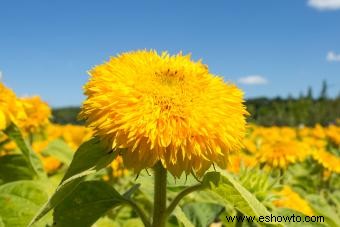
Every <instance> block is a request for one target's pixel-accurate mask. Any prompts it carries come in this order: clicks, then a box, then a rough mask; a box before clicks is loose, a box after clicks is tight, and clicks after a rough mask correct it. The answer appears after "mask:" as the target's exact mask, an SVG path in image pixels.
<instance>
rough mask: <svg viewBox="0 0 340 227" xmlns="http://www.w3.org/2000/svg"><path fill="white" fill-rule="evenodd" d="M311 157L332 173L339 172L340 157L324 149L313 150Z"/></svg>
mask: <svg viewBox="0 0 340 227" xmlns="http://www.w3.org/2000/svg"><path fill="white" fill-rule="evenodd" d="M312 157H313V159H315V160H316V161H317V162H318V163H320V164H321V165H322V166H323V167H324V168H325V169H327V170H329V171H331V172H334V173H340V157H338V156H336V155H334V154H332V153H330V152H328V151H326V150H324V149H318V150H314V152H313V153H312Z"/></svg>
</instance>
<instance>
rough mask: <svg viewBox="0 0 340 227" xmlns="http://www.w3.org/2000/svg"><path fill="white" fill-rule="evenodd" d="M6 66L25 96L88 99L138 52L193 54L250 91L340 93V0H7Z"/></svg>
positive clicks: (3, 29) (60, 101) (2, 53)
mask: <svg viewBox="0 0 340 227" xmlns="http://www.w3.org/2000/svg"><path fill="white" fill-rule="evenodd" d="M0 9H1V10H0V71H1V72H2V75H3V76H2V81H4V82H5V84H6V85H7V86H9V87H11V88H12V89H13V90H14V91H15V92H16V93H17V94H18V95H35V94H38V95H41V96H42V97H43V99H44V100H46V101H47V102H48V103H49V104H51V105H52V106H54V107H58V106H72V105H79V104H80V103H81V102H82V101H83V99H84V96H83V94H82V86H83V85H84V83H85V82H86V81H87V79H88V75H87V73H86V71H87V70H89V69H90V68H91V67H93V66H94V65H97V64H100V63H103V62H104V61H106V60H108V59H109V57H110V56H114V55H116V54H118V53H120V52H123V51H131V50H136V49H144V48H147V49H150V48H152V49H156V50H158V51H162V50H168V51H169V52H170V53H177V52H178V51H180V50H182V51H183V52H184V53H191V54H192V56H193V58H194V59H202V60H203V62H204V63H206V64H208V65H209V68H210V71H212V72H213V73H215V74H218V75H221V76H223V77H224V78H225V80H229V81H233V82H235V83H237V84H238V85H239V86H240V87H241V88H242V89H244V91H245V93H246V97H258V96H268V97H274V96H277V95H280V96H283V97H286V96H287V95H288V94H292V95H294V96H297V95H298V94H299V93H300V91H306V90H307V87H308V86H312V88H313V89H314V93H315V94H318V93H319V91H320V87H321V82H322V80H324V79H325V80H327V82H328V84H329V85H330V88H329V94H330V95H333V96H335V95H337V94H338V93H339V91H340V0H281V1H273V0H247V1H246V0H228V1H226V0H224V1H222V0H216V1H207V0H206V1H199V0H196V1H180V0H178V1H119V2H118V1H105V0H101V1H89V0H88V1H86V0H82V1H75V0H72V1H66V0H58V1H46V0H45V1H42V0H40V1H39V0H35V1H16V0H8V1H4V0H1V1H0Z"/></svg>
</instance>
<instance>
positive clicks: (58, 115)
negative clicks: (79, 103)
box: [52, 107, 84, 125]
mask: <svg viewBox="0 0 340 227" xmlns="http://www.w3.org/2000/svg"><path fill="white" fill-rule="evenodd" d="M79 110H80V109H79V107H64V108H56V109H53V110H52V115H53V119H52V121H53V122H54V123H58V124H75V125H80V124H83V123H84V122H83V121H80V120H79V119H78V114H79Z"/></svg>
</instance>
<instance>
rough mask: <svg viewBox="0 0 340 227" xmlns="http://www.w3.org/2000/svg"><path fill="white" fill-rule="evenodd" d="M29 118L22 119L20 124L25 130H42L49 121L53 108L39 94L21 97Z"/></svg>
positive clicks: (33, 131)
mask: <svg viewBox="0 0 340 227" xmlns="http://www.w3.org/2000/svg"><path fill="white" fill-rule="evenodd" d="M20 101H21V102H22V104H23V107H24V110H25V112H26V115H27V119H25V120H23V121H20V122H19V126H20V128H22V129H23V130H24V131H25V132H29V133H35V132H39V131H41V130H42V129H43V128H44V127H46V126H47V125H48V123H49V119H50V117H51V108H50V107H49V106H48V104H47V103H45V102H44V101H42V100H41V98H40V97H39V96H33V97H27V98H21V99H20Z"/></svg>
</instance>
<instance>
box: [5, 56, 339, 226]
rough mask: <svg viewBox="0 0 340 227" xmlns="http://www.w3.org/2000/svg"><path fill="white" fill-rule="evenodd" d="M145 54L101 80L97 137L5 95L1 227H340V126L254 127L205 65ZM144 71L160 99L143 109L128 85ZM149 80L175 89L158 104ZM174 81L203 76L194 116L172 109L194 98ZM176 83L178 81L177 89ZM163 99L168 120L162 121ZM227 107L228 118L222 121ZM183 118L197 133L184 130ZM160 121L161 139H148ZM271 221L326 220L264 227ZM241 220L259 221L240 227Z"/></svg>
mask: <svg viewBox="0 0 340 227" xmlns="http://www.w3.org/2000/svg"><path fill="white" fill-rule="evenodd" d="M134 54H135V55H136V56H133V57H135V60H134V61H132V60H130V59H129V56H128V55H126V56H125V55H123V56H122V57H121V58H114V59H113V60H111V61H110V62H109V63H107V64H103V65H100V66H97V67H96V68H94V69H93V70H92V71H91V72H90V74H91V76H92V77H91V80H90V82H89V83H88V84H87V85H86V86H85V94H86V95H87V96H88V99H87V100H86V101H85V102H84V106H83V109H82V113H81V114H80V117H81V118H83V119H85V120H86V126H79V125H59V124H54V123H52V122H51V120H52V119H53V116H52V114H51V108H50V107H49V106H48V105H47V103H45V102H44V101H43V97H42V98H40V97H37V96H34V97H24V98H20V97H17V95H16V94H15V93H14V92H13V91H12V90H11V89H10V88H8V87H6V86H5V85H4V84H2V83H0V130H1V132H0V226H6V227H7V226H9V227H12V226H13V227H14V226H17V227H21V226H29V225H31V226H62V227H64V226H66V227H67V226H81V227H83V226H98V227H99V226H103V227H105V226H117V227H123V226H136V227H138V226H185V227H192V226H202V227H203V226H241V225H240V224H242V226H264V225H274V226H298V225H303V226H332V227H333V226H334V227H336V226H340V190H339V189H340V126H339V124H340V122H339V120H340V119H338V121H337V122H335V123H333V124H330V125H328V126H321V125H319V124H317V125H315V126H314V127H304V126H299V127H275V126H272V127H263V126H258V125H255V124H248V125H247V126H244V116H246V115H247V112H246V110H245V109H244V107H243V106H242V100H241V99H242V98H241V93H240V91H239V90H238V89H237V88H236V87H234V86H233V85H228V86H225V85H224V84H223V83H222V82H221V81H219V80H218V79H215V78H213V79H211V81H210V79H209V77H208V76H206V77H205V74H206V73H207V72H206V68H205V67H204V66H203V65H201V64H200V63H195V64H196V65H194V63H192V62H190V59H189V58H188V57H187V56H180V55H179V56H177V57H174V58H171V57H169V56H166V55H162V56H161V58H160V57H159V56H158V55H156V54H155V53H151V54H150V53H145V52H138V53H134ZM148 54H150V55H151V56H149V57H150V58H151V59H153V58H154V59H153V60H152V61H153V62H158V63H157V64H155V65H153V66H152V67H154V68H152V67H151V69H150V68H146V67H144V66H143V64H147V63H145V62H143V61H142V60H140V59H143V57H144V55H148ZM164 59H165V60H166V61H168V62H167V64H165V63H164V62H162V61H163V60H164ZM169 59H170V60H169ZM141 65H142V66H141ZM169 65H170V66H169ZM178 65H181V67H179V66H178ZM135 67H136V68H137V67H140V68H143V69H145V70H144V71H143V72H140V75H143V76H144V77H142V78H128V80H129V81H134V80H137V79H138V83H137V85H138V86H144V87H148V90H147V95H145V94H144V96H143V97H146V98H145V99H143V101H142V102H141V101H140V100H139V99H137V98H135V97H141V96H140V94H135V93H136V92H135V93H134V95H135V96H128V94H130V93H133V92H131V91H130V90H129V89H130V88H128V87H127V88H124V89H122V86H125V85H126V84H124V82H123V81H120V77H122V78H126V77H127V76H126V75H122V74H128V75H134V74H131V70H133V69H134V68H135ZM168 67H174V68H176V67H177V68H178V70H177V68H176V71H170V72H169V70H168V71H167V68H168ZM110 70H111V71H110ZM181 70H182V71H181ZM149 71H156V72H158V71H159V72H164V71H165V72H167V73H165V74H162V75H158V74H156V78H158V77H161V78H160V80H161V81H162V82H161V83H162V86H163V87H162V88H161V89H162V95H160V96H157V98H154V97H156V95H158V94H157V92H158V89H159V88H158V87H157V88H154V87H155V86H158V85H157V84H156V83H158V82H157V81H156V82H155V81H153V80H150V81H149V80H148V79H147V76H146V75H148V74H149V73H150V72H149ZM115 72H119V73H116V74H115V75H116V77H112V76H111V74H110V73H113V74H114V73H115ZM174 72H176V73H175V74H177V73H178V74H181V75H184V76H185V75H196V74H197V75H199V76H201V75H203V76H202V77H199V76H197V77H199V79H200V80H199V81H198V82H199V83H196V84H190V83H188V84H185V86H184V85H183V86H184V88H185V91H186V92H187V93H188V94H189V95H188V94H187V93H184V92H183V95H182V96H181V97H179V99H180V101H181V102H182V103H186V104H187V107H186V108H187V109H185V110H183V109H182V106H180V107H179V106H178V105H176V104H177V101H178V100H174V101H173V99H171V101H169V100H170V99H168V97H175V96H173V95H174V94H173V93H174V92H175V93H177V94H178V93H180V92H181V91H180V88H181V89H182V88H183V87H178V89H179V90H176V91H174V90H173V89H168V86H170V85H171V83H175V82H176V83H177V82H178V81H181V80H183V79H182V78H181V76H178V77H177V76H176V75H175V74H174V75H173V74H172V73H174ZM193 72H194V73H193ZM195 73H196V74H195ZM102 75H103V76H102ZM132 77H133V76H132ZM173 77H175V78H177V79H178V81H177V80H176V81H175V82H174V81H172V79H168V78H173ZM188 80H189V81H193V80H194V78H189V79H188ZM169 84H170V85H169ZM137 85H136V86H137ZM171 86H172V85H171ZM200 86H201V87H202V88H203V87H208V86H212V88H211V91H214V92H211V93H207V94H206V95H207V100H211V99H215V98H216V100H217V101H216V102H215V103H213V102H208V101H207V100H200V103H194V104H195V105H194V104H191V103H193V102H195V98H196V97H195V96H194V95H192V94H194V92H193V90H196V89H200ZM149 88H150V89H149ZM172 88H173V87H172ZM176 89H177V87H176ZM136 90H138V91H139V90H141V88H139V87H137V88H136ZM209 91H210V90H208V92H209ZM215 91H217V92H215ZM102 94H106V95H105V96H103V95H102ZM148 95H149V96H148ZM209 95H210V96H209ZM221 95H225V96H226V98H218V97H220V96H221ZM117 97H119V99H117ZM150 97H151V98H150ZM164 97H165V98H164ZM152 98H154V99H153V101H154V102H157V105H159V106H162V108H163V109H161V110H160V113H158V112H157V111H156V110H152V111H150V109H152V108H151V107H149V106H148V105H149V103H150V102H149V99H152ZM112 100H115V101H112ZM155 100H156V101H155ZM192 100H194V101H192ZM108 101H109V102H110V101H112V103H113V104H112V105H108ZM178 102H179V101H178ZM169 103H170V104H169ZM134 105H137V106H138V105H139V106H138V107H134ZM170 105H171V107H169V106H170ZM206 105H211V106H207V108H209V109H211V111H210V112H209V113H205V112H204V111H203V112H204V118H203V119H199V116H198V117H197V116H193V115H190V114H191V112H190V111H192V110H191V109H192V108H194V109H195V111H196V112H198V113H201V112H202V110H201V109H200V108H203V107H202V106H206ZM216 105H218V106H224V108H221V109H217V110H214V109H213V108H214V106H216ZM133 108H135V109H133ZM169 109H171V110H172V111H173V112H175V114H174V113H173V112H170V111H169ZM137 110H138V111H137ZM200 111H201V112H200ZM164 112H165V113H166V114H164V115H162V114H163V113H164ZM177 112H181V114H182V112H185V113H188V116H190V117H191V118H192V119H194V120H192V122H194V123H192V124H191V125H190V126H187V125H185V124H184V123H183V124H180V123H178V119H177V118H174V117H173V116H177V115H176V114H177ZM157 114H159V115H157ZM171 114H172V115H171ZM112 116H114V117H112ZM169 116H170V117H169ZM110 117H112V118H114V119H115V121H109V120H107V119H111V118H110ZM185 117H186V116H185ZM141 118H142V119H143V121H147V122H148V123H146V124H142V123H140V122H141V121H140V119H141ZM168 118H171V121H169V122H170V123H169V122H168ZM219 118H221V119H222V120H220V119H219ZM155 119H157V120H159V121H158V122H161V123H160V124H161V126H159V128H157V130H158V131H157V130H154V131H152V129H150V131H151V133H150V134H147V133H146V132H149V131H147V130H145V131H143V130H142V128H146V129H148V127H152V126H150V125H151V123H150V122H154V120H155ZM173 119H175V120H173ZM209 120H210V122H209ZM206 121H208V122H206ZM183 122H184V121H183ZM139 124H141V125H139ZM167 124H169V125H167ZM171 124H172V125H171ZM170 125H171V126H170ZM226 125H227V126H228V127H227V126H226ZM169 128H170V129H172V130H173V131H171V132H169ZM190 130H191V131H190ZM195 130H196V131H197V132H196V131H195ZM126 132H127V133H126ZM196 134H200V135H201V136H193V135H196ZM147 138H149V140H147ZM183 138H184V139H183ZM188 138H189V139H188ZM150 141H151V142H150ZM155 141H156V142H155ZM183 144H185V146H184V145H183ZM197 146H198V147H197ZM107 147H109V149H107ZM130 148H131V149H130ZM206 150H207V152H206ZM178 151H180V152H178ZM158 160H161V161H162V162H158ZM155 163H156V164H155ZM159 163H163V164H159ZM215 164H216V165H215ZM162 165H163V166H164V167H166V168H164V167H162ZM162 171H163V174H162ZM164 171H169V174H166V173H165V174H164ZM162 178H163V179H162ZM162 187H163V188H162ZM157 195H158V196H157ZM155 201H158V202H155ZM162 204H163V205H162ZM271 214H272V215H281V216H283V215H286V216H289V215H293V214H295V215H300V216H301V217H305V216H310V217H315V218H316V217H323V219H322V221H321V219H318V220H319V221H315V222H311V223H304V224H301V223H294V222H281V221H270V223H262V222H260V221H259V217H260V216H270V215H271ZM233 215H234V216H238V217H242V216H243V217H244V216H254V217H255V219H256V220H257V221H255V222H254V223H250V222H243V223H241V222H229V221H228V219H227V218H226V217H227V216H233ZM152 216H153V218H151V217H152ZM151 219H152V220H153V222H152V223H151ZM155 220H156V221H155ZM155 223H158V224H155Z"/></svg>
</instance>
